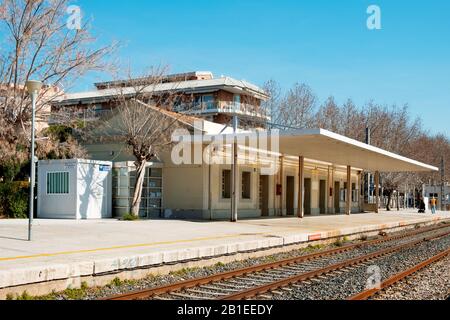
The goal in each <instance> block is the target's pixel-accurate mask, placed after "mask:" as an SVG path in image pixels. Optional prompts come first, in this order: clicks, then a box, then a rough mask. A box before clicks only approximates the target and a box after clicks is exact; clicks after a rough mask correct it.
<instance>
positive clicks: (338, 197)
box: [334, 181, 341, 213]
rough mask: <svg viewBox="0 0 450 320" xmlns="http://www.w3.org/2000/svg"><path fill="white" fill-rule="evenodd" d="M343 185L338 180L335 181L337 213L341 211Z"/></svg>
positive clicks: (335, 208)
mask: <svg viewBox="0 0 450 320" xmlns="http://www.w3.org/2000/svg"><path fill="white" fill-rule="evenodd" d="M340 189H341V185H340V183H339V181H338V182H335V183H334V212H335V213H341V199H340V196H341V195H340V192H341V190H340Z"/></svg>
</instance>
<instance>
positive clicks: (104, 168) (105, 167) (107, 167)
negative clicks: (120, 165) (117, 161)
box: [99, 165, 111, 172]
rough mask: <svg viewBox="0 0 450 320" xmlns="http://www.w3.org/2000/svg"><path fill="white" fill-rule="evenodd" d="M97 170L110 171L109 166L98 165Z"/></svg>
mask: <svg viewBox="0 0 450 320" xmlns="http://www.w3.org/2000/svg"><path fill="white" fill-rule="evenodd" d="M99 170H100V172H110V171H111V166H107V165H100V166H99Z"/></svg>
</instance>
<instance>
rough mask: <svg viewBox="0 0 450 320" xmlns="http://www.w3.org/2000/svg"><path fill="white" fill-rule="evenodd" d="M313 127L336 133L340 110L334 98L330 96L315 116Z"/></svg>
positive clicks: (338, 126)
mask: <svg viewBox="0 0 450 320" xmlns="http://www.w3.org/2000/svg"><path fill="white" fill-rule="evenodd" d="M315 125H316V126H317V127H319V128H322V129H326V130H330V131H333V132H338V131H339V128H340V126H341V119H340V109H339V106H338V105H337V103H336V101H335V99H334V97H332V96H330V97H328V99H327V100H326V101H325V103H324V104H323V105H322V106H321V107H320V108H319V110H318V111H317V113H316V115H315Z"/></svg>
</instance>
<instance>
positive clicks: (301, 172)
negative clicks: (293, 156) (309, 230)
mask: <svg viewBox="0 0 450 320" xmlns="http://www.w3.org/2000/svg"><path fill="white" fill-rule="evenodd" d="M304 183H305V158H304V157H299V158H298V205H297V214H298V217H299V218H303V217H304V216H305V210H304V208H303V189H304Z"/></svg>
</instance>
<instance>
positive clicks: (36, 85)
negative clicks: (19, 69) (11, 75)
mask: <svg viewBox="0 0 450 320" xmlns="http://www.w3.org/2000/svg"><path fill="white" fill-rule="evenodd" d="M26 88H27V91H28V94H29V95H31V108H32V117H31V173H30V212H29V217H28V241H31V228H32V226H33V215H34V187H35V184H36V182H35V180H36V158H35V155H34V149H35V147H34V144H35V120H36V119H35V117H36V100H37V97H38V94H39V91H40V90H41V88H42V82H40V81H34V80H30V81H27V83H26Z"/></svg>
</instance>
